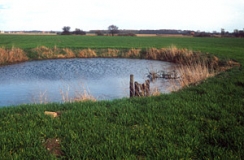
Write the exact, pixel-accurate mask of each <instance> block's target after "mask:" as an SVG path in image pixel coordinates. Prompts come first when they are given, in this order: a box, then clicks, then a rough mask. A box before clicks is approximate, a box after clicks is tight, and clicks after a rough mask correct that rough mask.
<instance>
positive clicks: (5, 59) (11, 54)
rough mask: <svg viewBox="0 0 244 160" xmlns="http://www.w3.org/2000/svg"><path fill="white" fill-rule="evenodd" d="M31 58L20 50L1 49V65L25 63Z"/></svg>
mask: <svg viewBox="0 0 244 160" xmlns="http://www.w3.org/2000/svg"><path fill="white" fill-rule="evenodd" d="M28 59H29V58H28V57H27V56H26V54H25V52H24V51H23V50H22V49H20V48H15V47H12V48H11V49H5V48H0V65H1V64H8V63H16V62H24V61H27V60H28Z"/></svg>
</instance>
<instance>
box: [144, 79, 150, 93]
mask: <svg viewBox="0 0 244 160" xmlns="http://www.w3.org/2000/svg"><path fill="white" fill-rule="evenodd" d="M145 83H146V86H145V92H146V93H145V95H146V96H150V80H146V82H145Z"/></svg>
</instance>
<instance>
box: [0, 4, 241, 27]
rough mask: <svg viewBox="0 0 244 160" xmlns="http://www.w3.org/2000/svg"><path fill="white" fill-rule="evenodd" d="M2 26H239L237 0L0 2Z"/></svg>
mask: <svg viewBox="0 0 244 160" xmlns="http://www.w3.org/2000/svg"><path fill="white" fill-rule="evenodd" d="M0 12H1V16H0V22H1V23H0V28H1V29H5V30H33V29H40V30H61V29H62V27H63V26H70V27H71V28H72V29H75V28H81V29H84V30H90V29H106V28H107V26H109V25H110V24H115V25H117V26H118V27H119V28H120V29H165V28H166V29H193V30H207V31H213V30H217V31H219V30H220V28H226V29H227V30H230V31H233V28H237V29H238V28H240V27H241V28H243V27H244V24H243V23H244V22H243V20H242V19H243V18H242V17H244V1H243V0H232V1H230V0H205V1H202V0H181V1H179V0H171V1H169V0H151V1H148V0H133V1H131V0H124V1H119V0H103V1H101V0H83V1H72V2H67V1H65V0H52V1H50V0H42V1H29V0H22V1H20V0H0Z"/></svg>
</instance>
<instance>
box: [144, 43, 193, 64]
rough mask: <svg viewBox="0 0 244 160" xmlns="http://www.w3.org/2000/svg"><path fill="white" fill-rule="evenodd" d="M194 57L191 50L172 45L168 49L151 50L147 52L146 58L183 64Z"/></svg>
mask: <svg viewBox="0 0 244 160" xmlns="http://www.w3.org/2000/svg"><path fill="white" fill-rule="evenodd" d="M193 55H194V53H193V51H191V50H188V49H178V48H177V47H175V46H173V45H172V46H170V47H168V48H161V49H157V48H149V49H147V50H146V54H145V58H146V59H153V60H161V61H168V62H174V63H177V64H181V63H185V61H189V58H192V57H193Z"/></svg>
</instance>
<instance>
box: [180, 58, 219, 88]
mask: <svg viewBox="0 0 244 160" xmlns="http://www.w3.org/2000/svg"><path fill="white" fill-rule="evenodd" d="M210 67H211V66H208V64H207V63H206V62H205V61H201V60H199V61H196V62H195V63H192V64H189V65H182V64H181V65H179V66H178V68H177V70H178V72H179V74H180V75H181V78H180V81H179V82H180V85H181V87H185V86H189V85H191V84H198V83H200V82H202V81H203V80H205V79H207V78H209V77H212V76H214V75H215V74H216V71H215V70H213V69H211V68H210Z"/></svg>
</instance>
